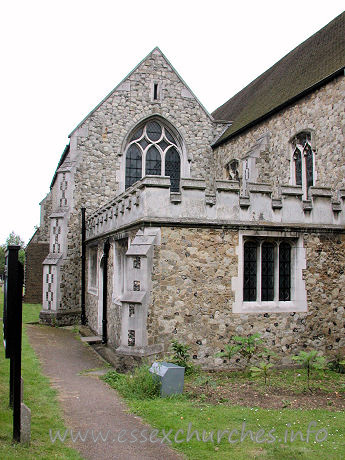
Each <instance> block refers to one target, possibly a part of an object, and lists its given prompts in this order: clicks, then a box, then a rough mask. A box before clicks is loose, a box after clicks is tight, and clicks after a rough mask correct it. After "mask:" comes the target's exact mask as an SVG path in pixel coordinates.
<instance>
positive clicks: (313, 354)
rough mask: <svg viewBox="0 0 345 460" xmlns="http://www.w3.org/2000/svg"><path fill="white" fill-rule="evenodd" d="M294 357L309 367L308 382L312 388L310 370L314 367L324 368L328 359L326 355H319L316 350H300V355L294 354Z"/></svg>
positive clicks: (299, 362) (305, 366)
mask: <svg viewBox="0 0 345 460" xmlns="http://www.w3.org/2000/svg"><path fill="white" fill-rule="evenodd" d="M292 359H293V360H294V361H296V362H297V363H298V364H300V365H301V366H302V367H304V368H306V369H307V383H308V389H309V390H310V372H311V370H312V369H319V370H320V369H324V368H325V365H326V359H325V357H324V356H319V355H318V352H317V351H316V350H312V351H309V352H307V351H300V352H299V354H298V355H296V356H293V357H292Z"/></svg>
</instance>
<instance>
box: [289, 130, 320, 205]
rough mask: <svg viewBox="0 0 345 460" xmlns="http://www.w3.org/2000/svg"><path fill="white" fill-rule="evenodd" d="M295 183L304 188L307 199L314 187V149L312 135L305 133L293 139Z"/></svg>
mask: <svg viewBox="0 0 345 460" xmlns="http://www.w3.org/2000/svg"><path fill="white" fill-rule="evenodd" d="M291 142H292V146H293V149H294V152H293V162H294V171H293V172H294V183H295V185H300V186H302V188H303V191H304V195H305V197H307V196H308V189H309V187H311V186H313V185H314V151H313V149H312V141H311V133H310V132H308V131H303V132H301V133H299V134H297V135H296V136H295V137H294V138H293V139H292V141H291Z"/></svg>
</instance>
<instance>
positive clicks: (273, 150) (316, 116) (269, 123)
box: [215, 76, 345, 194]
mask: <svg viewBox="0 0 345 460" xmlns="http://www.w3.org/2000/svg"><path fill="white" fill-rule="evenodd" d="M344 98H345V78H344V77H343V76H340V77H338V78H336V79H335V80H333V81H332V82H330V83H328V84H327V85H325V86H323V87H321V88H320V89H318V90H316V91H315V92H313V93H312V94H310V95H309V96H307V97H304V98H303V99H301V100H300V101H298V102H296V103H295V104H293V105H292V106H290V107H288V108H285V109H283V110H281V111H280V112H279V113H277V114H275V115H272V116H271V117H270V118H268V119H267V120H265V121H262V122H261V123H258V124H257V125H256V126H254V127H252V128H251V129H248V130H247V131H245V132H244V133H242V134H239V135H238V136H236V137H234V138H233V139H230V140H229V141H228V142H226V143H225V144H223V145H221V146H219V147H217V148H216V149H215V154H216V158H217V177H226V165H227V164H228V163H229V162H230V161H231V160H234V159H237V160H243V159H245V158H247V157H248V156H251V157H256V162H255V164H256V171H255V172H254V174H255V177H254V178H251V181H257V182H268V183H270V184H271V185H272V186H273V190H274V193H275V194H276V193H277V192H278V189H279V186H280V185H281V184H283V185H289V184H292V170H291V164H292V154H293V149H292V147H291V143H290V141H291V139H292V138H293V137H294V136H295V135H296V134H297V133H299V132H301V131H304V130H310V131H311V132H312V139H311V143H312V148H313V149H315V151H316V153H315V168H314V171H315V178H316V181H315V185H316V187H330V188H331V190H332V191H335V190H338V189H341V188H344V186H345V165H344V143H345V138H344V135H345V134H344V125H345V111H344V105H343V102H340V101H344ZM240 176H241V180H242V179H243V171H242V170H241V172H240Z"/></svg>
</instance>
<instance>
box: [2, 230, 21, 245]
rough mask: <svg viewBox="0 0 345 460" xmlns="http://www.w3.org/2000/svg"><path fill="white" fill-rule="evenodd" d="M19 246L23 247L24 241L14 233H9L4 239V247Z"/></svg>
mask: <svg viewBox="0 0 345 460" xmlns="http://www.w3.org/2000/svg"><path fill="white" fill-rule="evenodd" d="M10 245H12V246H20V247H21V248H23V247H24V241H23V240H22V239H21V237H20V236H19V235H17V234H16V233H15V232H13V231H12V232H11V233H10V234H9V235H8V237H7V239H6V246H10Z"/></svg>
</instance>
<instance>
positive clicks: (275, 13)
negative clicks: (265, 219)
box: [0, 0, 344, 243]
mask: <svg viewBox="0 0 345 460" xmlns="http://www.w3.org/2000/svg"><path fill="white" fill-rule="evenodd" d="M343 6H344V2H343V1H338V0H332V1H328V2H326V1H319V0H314V1H309V0H299V1H295V0H289V1H288V2H281V1H277V0H276V1H269V0H261V1H246V0H242V1H237V2H234V1H230V0H227V1H223V0H213V1H209V0H207V1H204V0H199V1H194V0H170V1H167V0H160V1H156V0H146V1H144V0H142V1H139V0H127V1H116V0H112V1H111V0H93V1H89V0H68V1H65V0H55V1H52V0H25V1H24V0H19V1H18V0H16V1H4V2H2V6H1V7H0V21H1V23H0V38H1V44H2V47H1V48H2V50H1V63H2V71H1V74H0V79H1V85H0V88H1V89H0V91H1V115H0V117H1V124H0V128H1V131H2V133H1V134H2V135H1V162H0V164H1V179H0V184H1V185H0V193H1V195H0V206H1V221H0V222H1V223H0V243H4V242H5V240H6V237H7V236H8V234H9V233H10V232H11V231H12V230H14V231H15V232H16V233H18V234H19V235H20V236H21V237H22V239H24V240H25V242H26V243H27V242H28V240H29V239H30V237H31V236H32V234H33V232H34V226H35V225H39V202H40V201H41V200H42V199H43V198H44V197H45V195H46V194H47V193H48V192H49V185H50V182H51V179H52V177H53V174H54V171H55V168H56V166H57V163H58V161H59V158H60V156H61V153H62V151H63V149H64V147H65V145H66V144H67V143H68V134H69V133H70V132H71V131H72V130H73V129H74V128H75V126H76V125H77V124H78V123H79V122H80V121H81V120H82V119H83V118H84V117H85V115H87V114H88V113H89V112H90V110H92V108H93V107H94V106H95V105H97V104H98V103H99V102H100V100H101V99H103V98H104V96H105V95H106V94H108V93H109V92H110V91H111V90H112V89H113V88H114V87H115V86H116V85H117V84H118V83H119V82H120V81H121V80H122V79H123V78H124V77H125V76H126V75H127V74H128V73H129V72H130V71H131V70H132V69H133V67H135V66H136V65H137V64H138V62H139V61H141V59H143V58H144V57H145V56H146V55H147V54H148V53H149V52H150V51H151V50H152V49H153V48H154V47H155V46H159V47H160V49H161V50H162V51H163V53H164V54H165V55H166V56H167V58H168V59H169V60H170V62H171V63H172V64H173V66H174V67H175V69H176V70H177V71H178V72H179V73H180V75H181V76H182V78H183V79H184V80H185V81H186V82H187V84H188V85H189V86H190V87H191V89H192V90H193V92H194V93H195V94H196V95H197V97H198V98H199V99H200V101H201V102H202V103H203V105H204V106H205V107H206V108H207V110H209V111H210V112H212V111H213V110H214V109H215V108H217V107H218V106H219V105H221V104H222V103H224V102H225V101H226V100H228V99H229V98H230V97H231V96H233V95H234V94H235V93H237V92H238V91H239V90H241V89H242V88H243V87H244V86H246V85H247V84H248V83H250V82H251V81H252V80H253V79H254V78H256V77H257V76H258V75H260V74H261V73H262V72H264V71H265V70H266V69H267V68H269V67H270V66H271V65H273V64H274V63H275V62H276V61H277V60H279V59H280V58H281V57H283V56H284V55H285V54H287V53H288V52H289V51H291V50H292V49H293V48H294V47H295V46H297V45H298V44H299V43H301V42H302V41H304V40H305V39H307V38H308V37H309V36H311V35H312V34H313V33H315V32H316V31H318V30H319V29H320V28H322V27H323V26H324V25H326V24H327V23H328V22H329V21H331V20H332V19H333V18H334V17H336V16H337V15H338V14H340V13H341V12H342V11H343Z"/></svg>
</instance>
